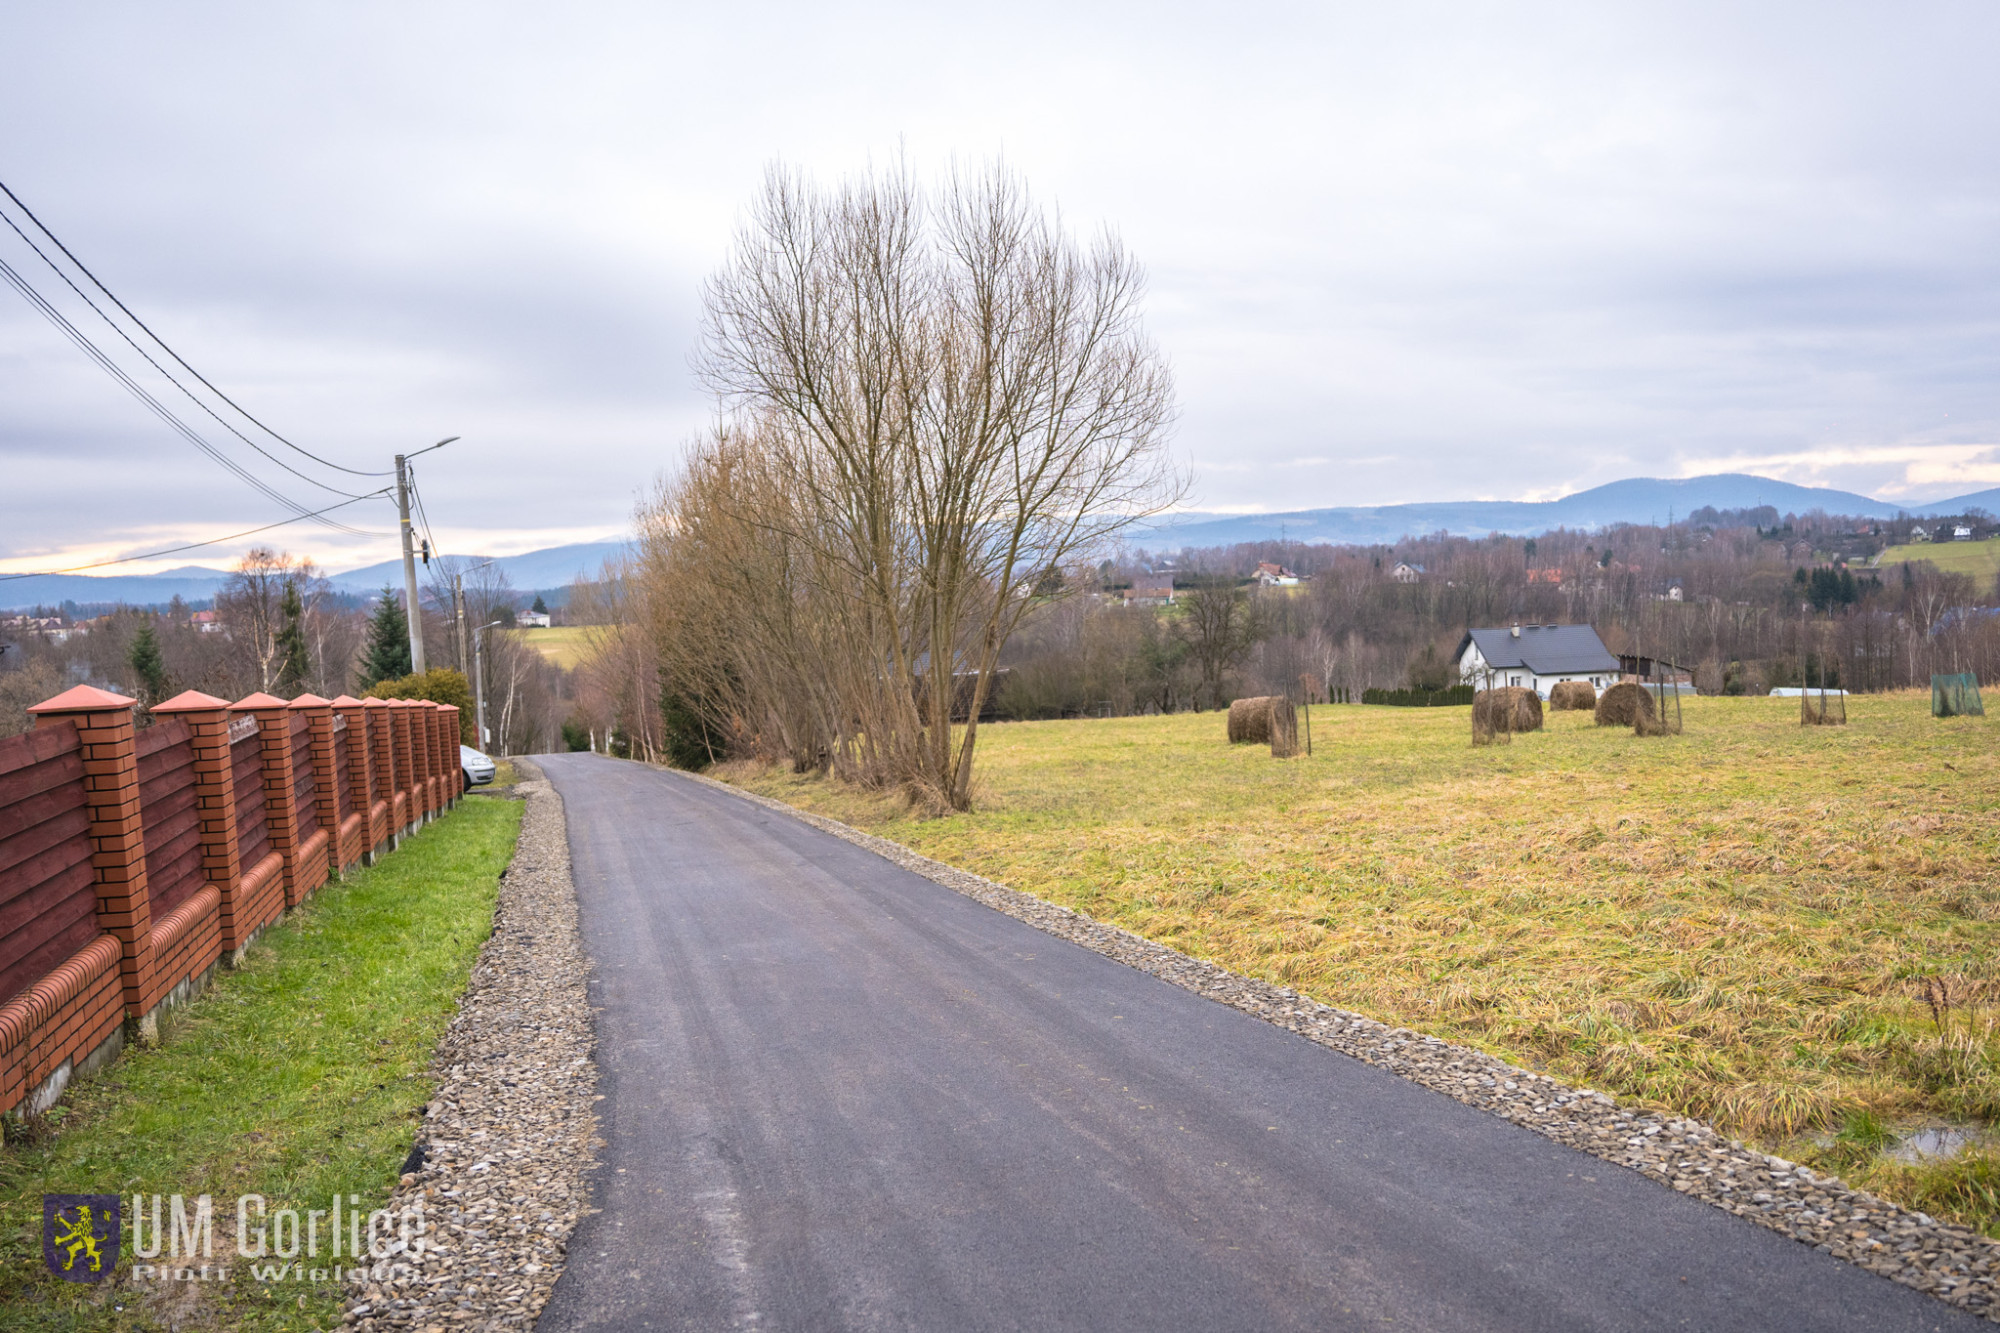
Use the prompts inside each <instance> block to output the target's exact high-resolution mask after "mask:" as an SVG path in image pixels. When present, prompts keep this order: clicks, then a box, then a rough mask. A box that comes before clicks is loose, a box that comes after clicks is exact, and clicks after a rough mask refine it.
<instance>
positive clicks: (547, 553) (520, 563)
mask: <svg viewBox="0 0 2000 1333" xmlns="http://www.w3.org/2000/svg"><path fill="white" fill-rule="evenodd" d="M624 549H625V543H624V542H578V543H576V544H574V545H571V546H551V547H548V548H547V549H545V550H540V551H528V552H525V553H523V554H521V555H503V556H501V557H500V558H499V559H498V560H496V561H495V562H494V563H495V564H497V565H498V566H499V567H500V568H501V569H502V570H503V571H505V573H506V575H507V581H508V582H509V583H511V584H513V585H514V586H515V587H516V588H519V589H521V590H522V591H524V592H525V591H527V590H528V589H530V588H561V587H566V586H567V585H568V584H570V583H572V582H574V581H575V579H576V576H577V575H579V574H582V575H584V576H585V577H586V578H596V577H597V571H598V570H599V569H601V568H603V566H604V562H605V561H606V560H609V559H610V558H611V557H613V556H615V555H617V554H618V553H619V552H620V551H623V550H624ZM464 559H465V562H466V563H467V564H477V563H479V562H480V561H481V560H484V559H486V557H485V556H483V555H473V556H466V557H464ZM417 577H418V579H419V580H421V579H422V577H423V573H422V570H421V569H419V571H418V575H417ZM327 582H329V583H331V584H332V585H333V586H334V587H336V588H339V589H341V590H342V591H344V592H380V591H381V590H382V585H383V584H385V583H386V584H389V585H390V586H391V587H396V588H400V587H402V586H403V562H402V560H401V559H396V560H384V561H383V562H382V563H381V564H379V565H365V566H363V567H362V568H360V569H350V570H348V571H347V572H346V573H344V574H335V575H332V576H331V577H329V578H328V579H327ZM0 595H4V594H0Z"/></svg>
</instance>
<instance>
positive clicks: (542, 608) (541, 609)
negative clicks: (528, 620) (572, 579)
mask: <svg viewBox="0 0 2000 1333" xmlns="http://www.w3.org/2000/svg"><path fill="white" fill-rule="evenodd" d="M531 609H532V610H533V611H534V613H535V614H536V615H538V616H545V615H547V614H548V613H549V605H548V603H547V602H544V601H543V600H542V595H541V594H540V593H536V594H535V605H534V606H533V607H532V608H531Z"/></svg>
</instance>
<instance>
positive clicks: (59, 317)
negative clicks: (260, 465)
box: [0, 259, 389, 537]
mask: <svg viewBox="0 0 2000 1333" xmlns="http://www.w3.org/2000/svg"><path fill="white" fill-rule="evenodd" d="M0 277H4V278H5V279H6V280H7V282H8V283H9V284H11V285H12V286H13V287H14V289H15V290H16V291H18V292H20V293H21V295H22V296H23V297H24V298H26V300H27V301H28V304H30V305H32V306H34V307H35V309H36V310H38V311H40V312H41V313H42V315H43V317H44V318H46V319H47V320H48V321H49V322H50V323H51V324H53V325H55V326H56V328H57V329H58V330H59V331H60V332H61V333H62V334H63V335H64V336H65V337H67V338H68V339H69V340H70V341H71V342H72V343H74V344H76V346H77V349H78V350H79V351H81V352H82V353H83V354H84V355H85V356H87V357H89V358H90V359H91V360H92V361H95V362H96V363H97V364H98V366H99V367H100V368H102V369H103V370H104V372H105V373H106V374H108V375H110V376H111V377H112V378H113V379H115V380H117V381H118V382H119V383H120V384H121V385H123V386H124V387H125V389H126V390H127V392H129V393H131V394H132V396H133V397H135V398H137V399H138V400H139V401H140V403H142V404H143V405H144V406H145V407H146V408H147V410H148V411H150V412H152V413H153V414H154V415H155V416H157V417H159V418H160V420H162V421H163V422H165V423H166V424H167V426H168V427H169V428H170V429H172V430H174V431H175V432H176V433H178V434H179V435H180V436H181V437H182V438H184V439H185V440H187V441H188V443H190V444H192V445H193V446H194V447H195V448H197V449H199V450H201V452H202V453H204V454H206V455H208V457H209V458H211V459H213V460H214V461H215V462H216V463H217V464H219V465H220V466H222V467H223V468H226V469H227V470H228V471H230V472H232V473H234V474H235V475H236V476H237V477H238V478H240V479H241V480H242V481H243V482H244V483H245V484H247V485H249V486H251V487H253V488H254V489H256V490H258V491H260V492H262V493H263V494H264V495H265V496H268V497H269V498H270V499H272V500H275V501H277V502H278V503H279V504H280V505H282V506H283V507H285V508H286V509H289V510H291V511H292V512H293V513H294V514H295V515H297V516H298V517H300V518H311V517H314V514H313V513H312V511H309V510H307V509H306V507H305V506H304V505H302V504H299V503H298V502H297V501H295V500H293V499H291V498H290V497H289V496H287V495H285V494H283V493H282V492H280V491H278V490H276V489H275V488H273V487H272V486H270V485H268V484H267V483H266V482H265V481H264V480H263V479H262V478H261V477H258V476H255V475H253V474H252V473H251V472H249V471H248V470H246V469H245V468H244V467H243V466H242V465H241V464H239V463H238V462H237V461H236V460H235V459H233V458H230V457H229V456H228V455H226V454H224V453H223V452H222V451H221V450H219V449H217V448H216V447H215V446H214V445H212V444H210V443H209V442H208V441H207V440H205V439H203V438H202V437H201V435H200V434H199V433H198V432H197V431H195V429H194V428H193V427H191V426H189V425H188V424H187V423H186V422H184V421H182V420H181V419H180V418H179V417H177V416H175V415H174V414H173V412H172V411H170V410H169V409H168V408H167V406H166V405H165V404H164V403H162V402H160V400H159V399H157V398H155V397H154V396H153V395H152V394H151V393H149V392H148V391H147V390H146V388H145V386H144V385H142V384H140V383H139V382H138V381H137V380H135V379H133V378H132V377H131V376H130V375H128V374H127V373H126V372H125V369H124V367H122V366H120V365H119V364H118V363H117V362H115V361H113V360H112V359H111V358H110V357H108V356H106V355H105V354H104V352H103V350H102V349H100V348H99V347H98V346H97V344H96V343H94V342H92V341H91V340H90V338H89V336H88V335H86V334H85V333H84V332H83V331H82V330H81V329H78V328H77V327H76V325H74V324H72V323H70V321H69V319H68V317H67V316H65V315H64V314H63V313H62V311H60V310H58V309H56V308H55V306H53V305H51V304H50V303H49V302H48V301H47V300H46V299H45V298H44V297H43V296H42V294H41V293H40V292H38V291H36V290H35V288H34V285H33V284H32V283H30V282H29V281H28V280H27V279H26V278H24V277H22V276H21V275H20V274H19V273H18V272H16V271H15V270H14V267H13V265H11V264H9V263H8V262H7V261H6V260H5V259H0ZM348 498H349V499H365V498H367V497H365V496H349V497H348ZM331 507H332V508H339V507H340V506H338V505H335V506H331ZM319 521H320V522H321V523H323V524H325V525H326V526H327V527H330V528H334V529H336V530H338V531H340V532H345V533H350V534H352V535H354V536H357V537H386V536H388V535H389V534H388V533H384V532H369V531H365V530H363V529H360V528H353V527H349V526H347V525H346V524H344V523H338V522H335V521H334V520H332V519H327V518H321V519H320V520H319Z"/></svg>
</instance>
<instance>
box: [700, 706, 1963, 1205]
mask: <svg viewBox="0 0 2000 1333" xmlns="http://www.w3.org/2000/svg"><path fill="white" fill-rule="evenodd" d="M1929 703H1930V700H1929V695H1928V694H1917V693H1906V694H1901V695H1890V696H1874V697H1861V698H1856V699H1854V700H1852V701H1851V703H1850V710H1849V711H1850V717H1851V719H1852V722H1851V725H1849V726H1847V727H1845V728H1817V727H1812V728H1805V727H1800V726H1799V723H1798V710H1797V707H1796V704H1795V703H1794V702H1793V701H1790V700H1776V699H1689V700H1686V701H1685V703H1684V707H1685V710H1686V721H1687V731H1686V734H1684V735H1681V736H1674V737H1667V738H1663V739H1656V740H1640V739H1637V738H1635V737H1634V736H1633V734H1632V733H1631V732H1630V731H1629V730H1625V729H1618V730H1611V729H1608V728H1605V729H1600V728H1599V727H1597V726H1595V725H1593V722H1594V719H1593V718H1592V716H1591V715H1590V714H1588V713H1573V712H1564V713H1557V714H1553V715H1551V716H1550V717H1549V719H1548V726H1547V729H1546V730H1544V731H1542V732H1538V733H1533V734H1530V735H1524V736H1519V737H1516V738H1515V744H1514V745H1512V746H1510V747H1507V748H1504V749H1474V748H1472V747H1470V746H1468V745H1467V743H1466V723H1465V712H1464V711H1463V710H1461V709H1455V708H1453V709H1444V708H1438V709H1429V708H1363V707H1326V706H1322V707H1319V708H1316V709H1314V710H1313V719H1312V721H1313V743H1314V744H1313V748H1314V755H1313V757H1312V758H1310V759H1301V760H1299V761H1298V762H1295V763H1290V764H1273V763H1271V762H1270V760H1269V759H1268V757H1266V756H1265V755H1263V754H1262V753H1261V752H1260V751H1256V750H1247V749H1243V748H1236V747H1231V746H1227V745H1223V744H1219V743H1218V742H1219V741H1220V740H1221V738H1222V731H1223V726H1224V719H1223V716H1222V715H1221V714H1218V713H1211V714H1204V715H1181V716H1176V717H1164V718H1126V719H1112V720H1104V721H1075V722H1036V723H1017V724H1012V725H1006V726H998V727H992V728H988V729H986V730H985V731H984V732H983V734H982V736H981V745H980V766H981V767H980V772H981V777H980V782H979V787H978V789H977V790H976V792H975V796H976V799H977V809H976V810H975V812H974V813H972V814H969V815H956V816H952V817H949V818H943V819H921V818H917V817H915V816H913V815H912V814H911V813H910V812H909V811H908V810H907V809H906V808H905V807H903V806H902V805H901V804H900V803H899V802H897V801H895V800H893V799H889V798H884V797H878V796H873V795H870V794H867V793H860V792H856V791H853V790H851V789H846V788H842V787H840V786H838V785H836V784H832V783H829V782H826V781H823V780H820V779H817V778H813V777H793V776H791V775H790V774H783V773H778V772H775V771H773V772H764V771H748V770H738V771H733V772H728V773H724V774H723V776H725V777H729V778H731V779H732V780H735V781H738V782H740V783H743V784H744V785H747V786H751V787H754V788H755V789H756V790H759V791H762V792H765V793H767V794H771V795H775V796H778V797H780V798H783V799H786V800H789V801H791V802H793V803H795V804H798V805H801V806H804V807H807V808H810V809H813V810H817V811H820V812H822V813H825V814H829V815H832V816H834V817H836V818H840V819H844V820H847V821H848V822H851V823H854V824H857V825H859V826H861V827H863V828H866V829H869V830H870V831H872V832H876V833H880V834H883V835H885V836H888V837H892V838H895V839H897V840H898V841H901V842H903V843H906V844H908V845H910V846H912V847H915V848H917V849H919V850H921V851H923V852H925V853H927V854H929V855H932V856H935V857H937V858H939V859H941V860H945V861H949V862H951V863H952V864H955V865H960V866H964V867H966V868H968V869H971V870H974V871H977V872H979V873H982V874H985V875H988V876H990V877H992V878H994V879H998V880H1001V881H1003V882H1006V883H1008V884H1011V885H1013V886H1014V887H1016V888H1020V889H1024V890H1027V891H1028V892H1031V893H1035V894H1037V895H1039V896H1041V897H1043V898H1046V899H1049V900H1051V901H1054V902H1060V903H1064V904H1067V905H1069V906H1072V907H1075V908H1078V909H1080V910H1083V911H1086V912H1089V913H1091V914H1092V915H1094V916H1097V917H1100V918H1103V919H1106V920H1111V921H1115V922H1117V923H1118V924H1120V925H1122V926H1125V927H1127V928H1128V929H1131V930H1134V931H1136V932H1138V933H1140V934H1142V935H1146V936H1149V937H1151V938H1153V939H1157V940H1161V941H1163V942H1166V943H1169V944H1172V945H1174V946H1175V947H1177V948H1180V949H1183V950H1186V951H1187V952H1189V953H1191V954H1195V955H1197V956H1200V957H1204V958H1209V959H1213V960H1215V961H1217V962H1219V963H1222V964H1225V965H1227V966H1230V967H1233V968H1236V969H1239V970H1241V971H1243V972H1246V973H1250V974H1252V975H1256V976H1260V977H1264V978H1268V979H1271V980H1276V981H1280V982H1283V983H1285V984H1287V985H1291V986H1295V987H1297V988H1299V989H1300V990H1303V991H1305V992H1307V993H1309V994H1311V995H1313V996H1315V997H1317V998H1319V999H1321V1000H1324V1001H1326V1002H1328V1003H1331V1004H1337V1005H1341V1006H1343V1007H1346V1008H1350V1009H1354V1010H1358V1011H1360V1012H1363V1013H1366V1014H1369V1015H1370V1016H1372V1017H1375V1018H1379V1019H1383V1020H1385V1021H1388V1022H1391V1023H1398V1024H1403V1025H1407V1026H1409V1027H1413V1028H1417V1029H1420V1030H1422V1031H1426V1032H1432V1033H1436V1034H1438V1035H1440V1036H1444V1037H1448V1038H1450V1039H1453V1040H1456V1041H1462V1042H1466V1043H1468V1044H1470V1045H1474V1046H1478V1047H1482V1048H1484V1049H1487V1050H1490V1051H1494V1052H1497V1053H1499V1054H1502V1055H1505V1056H1508V1057H1509V1058H1512V1059H1515V1060H1519V1061H1522V1062H1524V1063H1526V1064H1529V1065H1532V1066H1534V1067H1536V1068H1541V1069H1546V1070H1548V1071H1549V1072H1551V1073H1554V1074H1557V1075H1559V1076H1563V1077H1567V1078H1570V1079H1573V1080H1575V1081H1577V1082H1579V1083H1585V1084H1590V1085H1593V1086H1598V1087H1603V1088H1606V1089H1610V1090H1614V1091H1616V1092H1618V1093H1620V1094H1623V1095H1626V1096H1629V1097H1635V1098H1639V1099H1641V1100H1644V1101H1646V1102H1650V1103H1653V1104H1655V1105H1658V1106H1662V1107H1670V1108H1673V1109H1675V1110H1678V1111H1682V1112H1686V1113H1693V1114H1697V1115H1700V1116H1703V1117H1706V1118H1708V1119H1710V1120H1713V1121H1714V1122H1716V1123H1718V1124H1719V1125H1721V1126H1723V1127H1725V1128H1726V1129H1728V1130H1730V1131H1731V1132H1733V1133H1736V1134H1739V1135H1742V1136H1745V1137H1747V1138H1752V1139H1756V1140H1758V1141H1761V1142H1763V1143H1765V1144H1766V1145H1768V1146H1771V1147H1773V1148H1777V1149H1781V1150H1785V1151H1787V1152H1788V1153H1789V1154H1790V1155H1793V1156H1800V1157H1811V1156H1813V1155H1814V1154H1815V1153H1819V1152H1823V1153H1825V1154H1844V1155H1842V1156H1840V1157H1839V1164H1840V1165H1841V1167H1842V1169H1843V1170H1844V1171H1845V1172H1846V1174H1847V1175H1848V1177H1849V1178H1850V1179H1852V1180H1854V1181H1856V1182H1857V1183H1864V1184H1873V1185H1877V1186H1879V1187H1882V1188H1885V1189H1888V1190H1890V1191H1891V1192H1892V1193H1894V1194H1896V1195H1898V1196H1900V1197H1904V1198H1908V1199H1912V1200H1915V1201H1916V1202H1917V1205H1918V1206H1923V1207H1928V1208H1929V1209H1930V1211H1932V1212H1937V1213H1943V1214H1952V1215H1955V1216H1959V1217H1962V1218H1967V1219H1969V1220H1973V1221H1976V1222H1978V1223H1979V1224H1981V1225H1983V1226H1985V1227H1987V1228H1988V1229H1990V1230H1995V1229H2000V1200H1996V1199H1995V1198H1994V1192H1993V1189H1992V1187H1991V1182H1992V1181H1993V1179H1994V1178H1995V1170H1994V1162H1993V1161H1992V1160H1991V1159H1990V1158H1989V1159H1986V1160H1985V1164H1984V1165H1983V1166H1981V1165H1980V1163H1979V1162H1977V1161H1974V1162H1972V1163H1970V1164H1969V1165H1968V1164H1967V1163H1966V1162H1964V1161H1961V1162H1959V1163H1958V1164H1956V1165H1953V1166H1950V1167H1942V1166H1941V1167H1924V1168H1916V1169H1911V1168H1905V1167H1900V1166H1896V1165H1894V1164H1893V1163H1891V1162H1889V1161H1888V1160H1887V1159H1886V1158H1884V1157H1882V1156H1881V1155H1880V1153H1879V1152H1874V1151H1871V1152H1868V1153H1863V1154H1861V1155H1858V1156H1857V1155H1856V1153H1855V1151H1854V1150H1853V1148H1852V1144H1851V1142H1848V1141H1846V1140H1843V1141H1842V1142H1841V1143H1839V1144H1833V1145H1830V1146H1826V1147H1824V1148H1823V1149H1822V1148H1814V1147H1813V1144H1812V1139H1811V1138H1810V1137H1809V1136H1812V1135H1814V1134H1815V1133H1819V1134H1821V1135H1823V1136H1824V1135H1831V1134H1832V1133H1834V1132H1835V1131H1838V1130H1840V1129H1841V1128H1842V1127H1843V1126H1846V1125H1848V1124H1849V1123H1850V1122H1852V1121H1853V1120H1854V1119H1855V1117H1857V1116H1865V1117H1872V1118H1873V1119H1874V1120H1875V1121H1877V1122H1879V1123H1882V1124H1887V1125H1892V1126H1893V1125H1902V1124H1913V1123H1916V1122H1919V1121H1924V1120H1931V1119H1943V1120H1949V1121H1954V1122H1962V1123H1972V1124H1980V1125H1985V1126H1988V1127H1991V1126H1993V1125H1994V1124H1995V1122H1996V1120H2000V1040H1997V1039H1996V1036H1995V1031H1994V1025H1995V1020H1996V1017H2000V948H1996V946H2000V876H1996V873H1995V871H1996V866H1995V853H1996V850H2000V822H1996V819H1995V814H1996V805H2000V757H1996V754H1995V745H1994V741H1995V739H1996V734H1997V733H1996V726H1995V723H1994V722H1993V721H1992V720H1991V719H1985V718H1959V719H1950V720H1947V721H1936V720H1933V719H1932V718H1931V717H1930V716H1929ZM1933 979H1942V981H1943V984H1944V985H1945V986H1946V987H1947V989H1948V992H1949V994H1950V995H1951V997H1952V1000H1951V1007H1950V1008H1948V1009H1945V1010H1944V1011H1942V1014H1941V1015H1938V1014H1934V1013H1933V1011H1932V1008H1931V1007H1930V1006H1928V1005H1927V1004H1926V1002H1925V1000H1924V993H1925V988H1926V983H1927V982H1933V984H1935V983H1934V981H1933ZM1829 1160H1831V1158H1829ZM1954 1173H1955V1174H1954ZM1968 1181H1977V1182H1984V1183H1983V1184H1982V1185H1981V1186H1980V1187H1978V1188H1972V1187H1970V1186H1969V1185H1967V1182H1968ZM1954 1182H1956V1183H1954ZM1961 1186H1965V1188H1960V1187H1961ZM1982 1199H1983V1200H1985V1202H1984V1203H1982V1202H1980V1200H1982Z"/></svg>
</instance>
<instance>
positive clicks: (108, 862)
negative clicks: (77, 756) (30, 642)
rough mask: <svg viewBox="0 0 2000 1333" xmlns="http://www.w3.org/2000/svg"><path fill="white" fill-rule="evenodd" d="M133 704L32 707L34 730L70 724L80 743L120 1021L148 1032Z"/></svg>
mask: <svg viewBox="0 0 2000 1333" xmlns="http://www.w3.org/2000/svg"><path fill="white" fill-rule="evenodd" d="M134 702H135V701H134V700H131V699H128V698H126V697H125V696H124V695H122V694H112V693H109V692H108V691H105V690H100V689H94V688H92V687H91V686H89V685H79V686H77V687H76V688H75V689H71V690H65V691H63V692H62V693H61V694H58V695H57V696H56V697H55V698H53V699H48V700H45V701H43V702H42V703H38V704H36V705H34V706H33V707H32V708H30V709H28V711H29V712H30V713H32V714H34V717H35V725H36V726H37V727H52V726H56V725H59V724H60V723H63V722H74V723H75V724H76V732H77V736H78V738H79V739H80V740H81V741H82V742H83V751H82V757H83V789H84V813H85V815H86V816H87V817H88V818H89V820H90V847H91V851H90V864H91V868H92V870H93V871H94V873H95V875H96V879H97V924H98V927H99V928H100V929H102V930H104V931H105V932H107V933H108V934H111V935H114V936H116V937H117V939H118V954H119V961H118V976H119V981H120V984H121V985H122V987H123V990H124V993H125V1016H126V1018H127V1019H128V1020H129V1021H133V1022H138V1023H140V1024H141V1030H140V1035H141V1036H142V1037H148V1038H150V1037H151V1036H152V1035H153V1034H152V1032H151V1031H149V1030H148V1027H147V1022H146V1021H147V1016H148V1015H149V1014H150V1012H151V1010H152V1007H153V1001H154V999H155V998H156V997H155V996H154V995H153V993H152V992H153V986H154V980H155V978H154V976H153V941H152V931H153V909H152V904H151V902H150V900H149V899H148V898H147V895H146V836H145V830H144V828H143V827H142V825H141V820H140V813H139V754H138V738H137V735H136V733H135V732H134V731H133V728H132V705H133V703H134Z"/></svg>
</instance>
